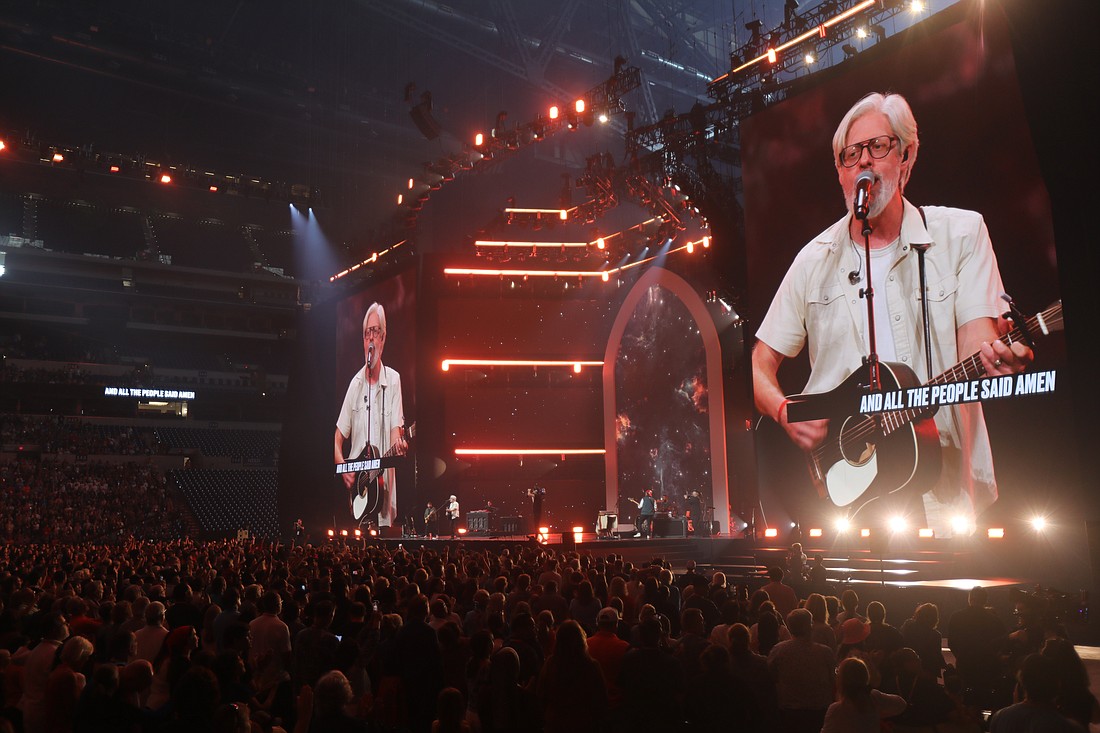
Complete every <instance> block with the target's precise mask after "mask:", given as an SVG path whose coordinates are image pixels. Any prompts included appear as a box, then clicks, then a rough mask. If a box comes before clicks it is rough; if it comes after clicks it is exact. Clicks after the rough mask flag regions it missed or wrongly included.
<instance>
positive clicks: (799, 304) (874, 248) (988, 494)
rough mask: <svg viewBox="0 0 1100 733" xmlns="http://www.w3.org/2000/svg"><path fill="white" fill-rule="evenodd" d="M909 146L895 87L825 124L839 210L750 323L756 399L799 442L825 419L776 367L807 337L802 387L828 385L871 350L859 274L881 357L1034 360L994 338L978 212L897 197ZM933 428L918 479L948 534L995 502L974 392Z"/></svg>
mask: <svg viewBox="0 0 1100 733" xmlns="http://www.w3.org/2000/svg"><path fill="white" fill-rule="evenodd" d="M918 149H919V140H918V137H917V123H916V120H915V119H914V117H913V113H912V111H911V110H910V108H909V104H908V103H907V102H906V100H905V99H904V98H903V97H901V96H900V95H897V94H886V95H882V94H869V95H867V96H865V97H864V98H863V99H861V100H859V101H858V102H857V103H856V104H855V105H854V106H853V107H852V108H851V109H850V110H849V111H848V113H847V114H846V115H845V116H844V118H843V119H842V120H841V122H840V125H839V127H838V128H837V130H836V133H835V135H834V136H833V163H834V166H835V167H836V172H837V178H838V179H839V183H840V187H841V190H842V192H843V195H844V199H845V201H846V202H847V206H848V212H847V213H846V214H845V215H844V217H843V218H841V219H840V221H838V222H836V223H835V224H833V225H832V226H830V227H829V228H828V229H826V230H825V231H824V232H822V233H821V234H820V235H818V236H817V237H815V238H814V239H813V240H812V241H811V242H810V243H809V244H807V245H806V246H805V247H803V249H802V250H801V252H799V253H798V255H797V256H796V257H795V260H794V262H793V264H792V265H791V267H790V269H789V270H788V271H787V274H786V276H785V277H784V278H783V281H782V283H781V284H780V286H779V290H778V291H777V292H776V294H775V297H774V299H773V300H772V303H771V307H770V308H769V310H768V313H767V315H766V316H765V318H764V319H763V322H762V323H761V324H760V328H759V330H758V331H757V333H756V336H757V339H758V341H757V343H756V346H755V348H754V350H753V356H752V365H753V384H754V392H755V402H756V407H757V409H758V410H759V411H760V412H761V414H763V415H766V416H768V417H770V418H772V419H773V420H775V421H776V422H777V423H778V424H779V425H780V426H781V427H782V428H783V429H784V430H785V431H786V432H787V434H788V436H789V437H790V439H791V440H792V441H793V442H794V444H795V445H797V446H798V447H799V448H801V449H802V450H804V451H809V450H811V449H813V448H815V447H817V446H818V445H819V444H821V443H822V442H823V441H824V440H825V438H826V436H827V434H828V431H829V429H830V428H829V421H827V420H814V421H808V422H794V423H792V422H788V420H787V409H786V408H787V401H786V398H785V396H784V390H783V389H781V388H780V385H779V382H778V379H777V376H776V375H777V372H778V370H779V365H780V364H781V363H782V361H783V360H784V359H788V358H793V357H795V356H797V355H798V354H799V353H800V352H801V351H802V349H803V348H808V349H809V359H810V368H811V373H810V378H809V381H808V383H807V384H806V386H805V388H804V389H803V390H802V392H804V393H822V392H828V391H830V390H832V389H834V388H836V387H837V386H838V385H840V384H841V383H842V382H844V380H845V379H847V378H848V377H849V375H851V374H852V373H853V372H855V371H856V370H859V369H860V368H861V363H862V359H863V358H864V357H865V356H867V355H868V351H869V349H868V345H869V338H868V333H867V331H868V327H867V304H866V301H865V300H864V299H862V298H861V297H860V289H861V288H865V287H866V286H867V281H868V279H869V276H870V279H871V282H872V285H873V288H874V301H873V304H874V310H875V319H874V320H875V323H874V326H875V328H874V332H875V340H876V346H877V349H876V351H877V353H878V355H879V362H880V363H884V362H898V363H901V364H904V365H906V366H908V367H910V368H911V369H912V370H913V371H914V372H916V376H917V377H918V378H919V381H920V383H922V384H923V383H925V382H927V381H928V380H929V379H930V378H931V377H935V376H937V375H939V374H940V373H941V372H944V371H946V370H948V369H950V368H951V367H952V366H953V365H955V364H956V363H957V362H959V361H960V360H961V359H963V358H965V357H969V356H970V355H971V354H974V353H980V360H981V365H982V366H983V367H984V369H985V372H986V374H988V375H990V376H997V375H1004V374H1014V373H1017V372H1021V371H1023V370H1024V369H1025V368H1026V367H1027V366H1028V365H1029V364H1030V363H1031V361H1032V358H1033V353H1032V350H1031V349H1030V348H1028V347H1027V346H1026V345H1025V344H1023V343H1020V342H1016V343H1013V344H1012V346H1011V347H1009V346H1006V345H1005V344H1003V343H1001V342H999V341H998V338H999V336H1000V335H1001V334H1002V333H1004V332H1005V330H1006V328H1005V327H1006V325H1007V324H1006V322H1005V321H1003V320H1001V319H1000V318H999V315H1000V314H1001V313H1002V312H1003V311H1004V310H1005V304H1004V303H1003V302H1002V301H1001V300H1000V294H1001V292H1002V291H1003V286H1002V284H1001V275H1000V271H999V269H998V267H997V260H996V257H995V256H994V253H993V245H992V243H991V242H990V239H989V232H988V230H987V229H986V225H985V222H984V220H983V219H982V217H981V215H980V214H978V213H976V212H972V211H963V210H960V209H951V208H945V207H939V206H935V207H933V206H926V207H923V209H918V208H917V207H916V206H914V205H913V204H911V203H909V202H908V201H907V200H906V199H905V198H904V197H903V193H904V191H905V186H906V184H907V183H908V181H909V176H910V174H911V173H912V171H913V166H914V165H915V164H916V162H917V151H918ZM868 181H869V184H868ZM861 184H862V186H861ZM857 196H859V197H861V201H859V202H857V200H856V199H857ZM857 205H862V206H865V207H866V209H867V213H866V218H867V221H868V223H869V224H870V226H871V232H870V235H869V237H870V239H869V244H870V249H871V258H870V259H871V263H870V269H871V272H870V273H869V272H868V265H867V264H866V262H865V257H864V235H863V222H862V221H860V220H859V219H857V218H856V216H855V213H856V208H857ZM925 247H927V249H926V250H925V252H926V254H925V261H926V263H925V265H926V271H927V273H926V283H927V298H926V300H927V308H928V321H929V327H930V331H931V336H932V337H931V339H930V341H931V342H932V348H931V360H932V374H929V373H928V369H927V367H926V348H925V338H924V333H925V330H924V322H923V318H922V309H921V301H920V298H919V294H920V290H921V288H920V280H919V273H918V270H919V268H918V251H919V250H921V249H924V248H925ZM788 391H791V390H788ZM935 427H936V429H937V432H938V434H939V442H940V445H941V447H942V465H943V468H942V471H941V472H940V474H939V479H938V481H935V483H934V485H933V486H931V487H930V488H931V490H930V491H927V489H928V488H929V487H924V488H923V489H922V490H925V491H926V493H925V494H924V496H923V503H924V510H925V515H926V521H927V522H928V523H927V524H926V525H924V526H928V527H932V528H933V529H935V531H936V534H937V536H949V535H950V532H951V522H952V517H955V516H959V515H962V516H965V517H968V518H970V519H971V520H973V518H974V517H975V516H976V515H977V513H978V512H980V511H982V510H983V509H984V508H985V507H987V506H988V505H989V504H991V503H992V502H993V501H994V500H996V498H997V484H996V479H995V478H994V475H993V458H992V454H991V451H990V446H989V437H988V434H987V432H986V427H985V421H984V418H983V416H982V409H981V405H980V404H977V403H975V404H967V405H959V406H957V407H952V408H946V409H940V410H939V411H938V412H937V413H936V416H935ZM934 438H935V436H934V434H933V435H932V439H933V440H934ZM853 506H856V504H854V503H853Z"/></svg>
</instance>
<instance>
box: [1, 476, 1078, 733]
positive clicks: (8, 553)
mask: <svg viewBox="0 0 1100 733" xmlns="http://www.w3.org/2000/svg"><path fill="white" fill-rule="evenodd" d="M18 469H19V466H18V465H15V466H8V467H7V471H8V473H7V476H8V477H10V476H13V475H14V474H15V472H17V471H18ZM11 483H12V482H11V481H10V480H6V481H5V486H6V487H7V486H8V485H9V484H11ZM5 491H7V489H5ZM6 514H8V515H10V512H8V513H6ZM769 575H770V577H771V582H770V583H769V584H768V586H764V587H762V588H759V589H757V590H756V591H755V592H753V593H751V594H750V592H749V590H750V589H749V588H748V587H746V586H734V585H731V584H730V583H728V582H727V580H726V578H725V576H724V575H723V574H722V573H721V572H714V573H701V572H699V570H698V568H697V567H696V566H695V565H694V564H693V563H688V566H687V568H686V569H685V570H684V571H683V572H680V573H674V572H673V569H672V568H671V567H670V566H669V564H668V563H666V562H664V561H663V560H662V559H661V558H655V559H653V560H652V561H651V562H649V563H648V564H643V565H641V566H634V565H633V564H632V563H631V562H629V561H626V560H624V559H623V558H622V557H621V556H619V555H614V554H611V555H607V556H593V555H590V554H586V553H578V552H575V551H559V550H555V549H554V548H552V547H547V546H539V545H537V544H534V543H531V544H526V545H516V546H513V547H511V548H509V549H502V550H483V551H478V550H477V549H476V546H475V545H473V544H470V545H467V546H464V545H463V544H461V543H459V544H457V545H454V546H450V547H441V548H440V549H438V550H433V549H424V548H419V549H416V550H414V551H408V550H406V549H404V548H403V547H398V548H396V549H394V550H392V551H390V550H387V549H386V548H384V547H381V546H373V545H369V544H365V545H355V546H344V545H342V544H339V543H331V544H325V545H321V546H317V547H314V546H311V545H298V546H285V545H280V544H263V543H251V542H248V541H238V540H233V541H219V542H214V543H196V542H194V541H191V540H174V541H156V542H153V541H139V540H136V539H130V540H128V541H126V542H123V543H119V544H114V545H109V544H98V543H95V544H93V543H87V544H77V545H63V544H58V543H50V544H28V543H14V542H9V543H7V544H4V545H0V603H2V605H0V685H2V689H0V703H2V710H0V731H7V730H12V731H20V730H23V731H27V733H41V732H45V731H49V732H51V733H52V732H54V731H64V732H68V731H75V732H85V731H87V732H93V731H96V732H98V731H133V732H135V733H145V732H147V733H157V732H159V731H172V732H174V731H207V730H210V731H256V732H257V733H259V732H262V731H275V730H283V731H288V732H290V731H294V732H296V733H308V732H310V731H316V732H317V733H320V732H321V731H379V732H386V731H392V732H395V733H396V732H411V733H419V732H421V731H423V732H424V733H427V732H428V731H432V732H433V733H444V732H447V731H473V732H475V733H476V732H477V731H484V732H485V733H507V732H512V731H515V732H520V731H524V732H526V731H531V732H534V733H537V732H538V731H546V732H547V733H551V732H554V733H556V732H558V731H562V732H565V731H570V732H573V731H580V732H584V731H591V732H592V733H617V732H618V731H622V732H623V733H634V732H635V731H685V732H687V731H711V730H744V731H813V732H814V733H817V732H818V731H830V732H832V731H879V730H884V729H890V730H894V731H899V732H903V731H915V730H921V731H931V730H934V729H935V730H941V731H942V730H948V729H950V730H960V731H961V730H975V731H977V730H982V729H983V728H984V727H985V725H987V722H986V720H985V719H984V716H983V714H982V711H987V713H988V712H989V711H997V712H995V713H993V715H992V720H991V722H990V723H988V724H989V725H991V727H990V729H991V730H994V731H1000V732H1004V731H1016V730H1025V729H1029V728H1026V727H1021V726H1027V725H1032V724H1036V723H1037V722H1038V723H1041V724H1043V725H1046V726H1047V727H1044V728H1041V729H1042V730H1082V729H1083V728H1082V727H1081V726H1084V725H1087V724H1088V722H1089V721H1091V720H1094V719H1096V718H1097V704H1096V700H1095V698H1094V697H1093V696H1092V694H1091V693H1090V691H1089V689H1088V679H1087V676H1086V675H1085V670H1084V667H1083V664H1082V662H1081V660H1080V658H1079V657H1078V656H1077V654H1076V652H1075V651H1074V648H1073V646H1072V644H1070V643H1069V642H1068V641H1067V640H1066V639H1065V635H1064V630H1063V629H1061V627H1059V626H1058V625H1056V624H1053V623H1051V622H1050V621H1049V619H1048V618H1046V617H1045V616H1044V614H1043V613H1042V608H1041V607H1040V606H1039V605H1038V604H1037V603H1031V602H1030V601H1029V599H1027V598H1023V599H1022V600H1021V603H1020V606H1019V614H1018V627H1017V628H1016V629H1015V630H1012V631H1009V629H1008V628H1007V627H1006V625H1005V624H1004V623H1003V622H1002V621H1001V620H1000V619H999V618H998V617H997V615H996V614H995V613H994V612H993V611H992V610H990V609H989V608H988V607H987V606H986V600H987V599H986V597H985V593H984V590H983V589H981V588H976V589H975V590H974V591H972V592H971V594H970V599H969V604H968V607H967V608H966V609H964V610H962V611H959V612H957V613H955V614H953V616H952V617H951V618H950V619H949V621H948V625H949V629H948V631H949V645H950V648H951V650H952V651H953V653H954V657H955V659H956V660H957V664H956V665H955V666H949V665H947V664H946V663H945V660H944V656H943V653H942V638H941V636H940V631H939V623H940V619H939V617H938V609H937V608H936V606H935V605H933V604H921V605H920V606H918V607H917V608H916V609H915V610H914V612H913V614H912V618H910V619H909V620H908V621H907V622H906V623H905V624H903V625H902V626H901V627H900V628H895V627H893V626H891V625H890V624H888V623H887V622H886V620H885V618H886V613H885V607H884V605H883V603H882V602H881V601H878V600H876V601H873V602H871V603H868V604H867V605H866V606H864V605H863V602H862V600H861V599H860V597H859V595H857V593H856V592H855V591H854V590H851V589H848V590H845V592H844V593H843V597H842V598H839V599H838V598H835V597H832V596H829V597H826V596H824V595H822V594H818V593H808V594H806V597H805V598H800V597H799V596H801V595H803V594H802V593H798V592H795V594H794V595H795V599H794V604H795V607H794V608H791V609H789V610H786V613H783V612H782V611H783V610H785V604H787V603H789V602H790V595H789V594H788V593H787V592H786V591H785V590H782V589H780V588H779V586H783V587H784V588H793V587H796V586H799V585H800V583H799V582H798V581H799V580H802V579H801V578H795V577H790V576H788V577H787V578H784V577H783V573H782V572H781V571H776V570H772V571H771V572H770V573H769ZM787 580H790V581H792V582H793V583H794V585H788V583H786V582H785V581H787ZM776 584H778V585H776ZM768 587H770V590H765V588H768ZM773 593H774V595H775V597H774V598H773V597H772V594H773ZM1017 680H1018V683H1017ZM1014 696H1015V698H1014ZM1014 699H1015V700H1016V701H1017V702H1016V704H1013V702H1014ZM884 721H886V722H885V723H884ZM884 724H885V725H886V726H887V728H884V727H883V725H884ZM1051 726H1055V727H1051ZM1057 726H1061V727H1057ZM1035 729H1036V730H1038V729H1040V728H1035Z"/></svg>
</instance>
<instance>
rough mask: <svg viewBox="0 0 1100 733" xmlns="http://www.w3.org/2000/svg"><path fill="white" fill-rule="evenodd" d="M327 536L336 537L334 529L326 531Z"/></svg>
mask: <svg viewBox="0 0 1100 733" xmlns="http://www.w3.org/2000/svg"><path fill="white" fill-rule="evenodd" d="M328 536H329V538H332V537H335V536H336V530H335V529H330V530H329V531H328Z"/></svg>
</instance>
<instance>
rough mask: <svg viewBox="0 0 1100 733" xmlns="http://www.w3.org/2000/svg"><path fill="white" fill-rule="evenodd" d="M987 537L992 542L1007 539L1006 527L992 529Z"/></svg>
mask: <svg viewBox="0 0 1100 733" xmlns="http://www.w3.org/2000/svg"><path fill="white" fill-rule="evenodd" d="M987 535H988V536H989V539H991V540H1003V539H1004V538H1005V528H1004V527H990V528H989V531H988V532H987Z"/></svg>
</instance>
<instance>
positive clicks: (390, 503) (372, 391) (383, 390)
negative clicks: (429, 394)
mask: <svg viewBox="0 0 1100 733" xmlns="http://www.w3.org/2000/svg"><path fill="white" fill-rule="evenodd" d="M385 346H386V311H385V309H384V308H383V307H382V306H381V305H379V304H378V303H374V304H372V305H371V307H370V308H368V309H367V314H366V316H365V317H364V318H363V356H364V360H365V364H364V366H363V368H362V369H360V370H359V371H358V372H356V374H355V376H354V377H352V379H351V383H350V384H349V385H348V391H347V394H345V395H344V402H343V405H342V406H341V407H340V416H339V417H338V418H337V419H336V434H335V442H334V446H333V448H334V457H335V459H336V463H343V462H344V461H345V460H354V459H357V458H359V457H360V456H362V455H363V453H364V450H365V449H366V447H367V446H368V445H370V446H373V448H374V450H373V451H372V452H371V454H372V455H373V456H380V455H386V454H387V453H388V454H390V455H404V454H405V451H406V449H407V448H408V446H407V445H406V443H405V439H404V437H403V436H402V434H401V429H402V427H403V426H404V424H405V411H404V408H403V406H402V403H401V375H399V374H398V373H397V372H396V371H394V370H393V369H391V368H389V367H387V366H383V365H382V351H383V349H384V348H385ZM345 447H346V448H347V453H346V454H345V452H344V449H345ZM394 473H395V471H394V469H392V468H388V469H386V470H385V471H382V473H381V475H380V476H379V477H378V482H379V483H378V488H379V493H380V499H379V505H378V507H377V509H376V510H377V512H378V526H379V527H389V526H391V525H393V524H394V522H396V520H397V494H396V491H397V485H396V479H395V476H394ZM343 477H344V484H345V485H346V486H347V487H348V489H349V491H350V492H351V496H352V498H353V499H354V496H355V493H356V492H355V491H352V489H353V487H355V485H356V479H357V475H356V474H354V473H345V474H343ZM354 513H355V510H354V508H353V516H354ZM357 519H362V518H359V517H357Z"/></svg>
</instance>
